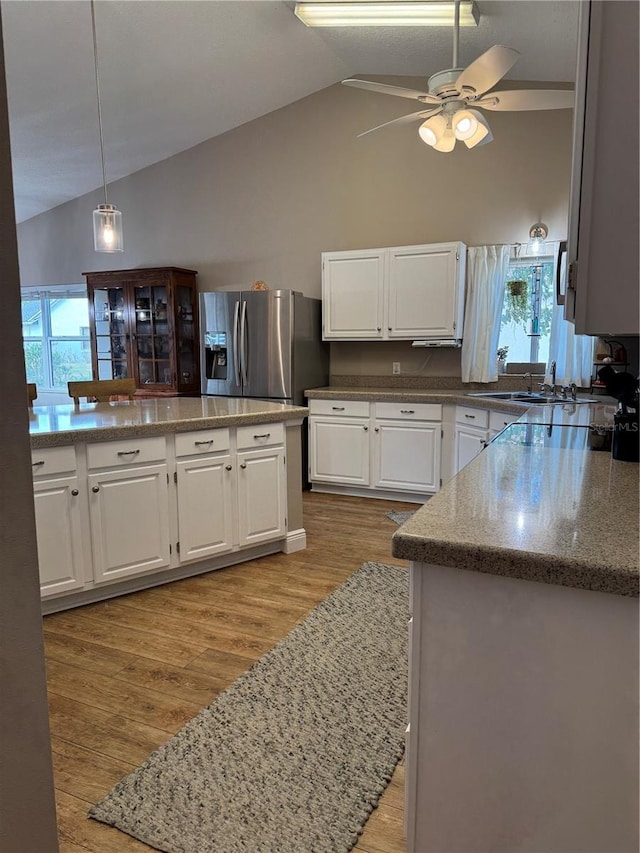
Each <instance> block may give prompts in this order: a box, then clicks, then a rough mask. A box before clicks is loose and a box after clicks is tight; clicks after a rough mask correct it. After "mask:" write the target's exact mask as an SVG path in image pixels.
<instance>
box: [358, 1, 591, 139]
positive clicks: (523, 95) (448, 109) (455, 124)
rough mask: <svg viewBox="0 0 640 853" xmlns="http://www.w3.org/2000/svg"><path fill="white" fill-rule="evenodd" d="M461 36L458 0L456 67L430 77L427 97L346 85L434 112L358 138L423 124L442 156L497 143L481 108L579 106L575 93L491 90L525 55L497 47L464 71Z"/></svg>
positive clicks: (368, 84)
mask: <svg viewBox="0 0 640 853" xmlns="http://www.w3.org/2000/svg"><path fill="white" fill-rule="evenodd" d="M459 37H460V3H459V0H456V4H455V23H454V30H453V67H452V68H449V69H446V70H444V71H438V72H437V73H436V74H433V75H432V76H431V77H429V79H428V81H427V91H426V92H420V91H418V90H416V89H405V88H403V87H401V86H391V85H388V84H386V83H377V82H375V81H371V80H358V79H357V78H350V79H348V80H343V81H342V82H343V83H344V85H345V86H355V87H357V88H359V89H367V90H368V91H370V92H381V93H382V94H385V95H397V96H399V97H401V98H411V99H414V100H417V101H420V103H422V104H425V105H426V106H429V105H432V106H430V108H429V109H425V110H419V111H418V112H416V113H410V114H409V115H405V116H400V118H396V119H392V120H391V121H387V122H385V123H384V124H379V125H378V126H377V127H372V128H371V129H370V130H365V131H364V132H363V133H359V134H358V137H360V136H366V135H367V134H368V133H373V131H375V130H380V128H382V127H389V126H390V125H392V124H393V125H401V124H410V123H411V122H415V121H419V120H421V119H423V120H424V121H423V123H422V124H421V125H420V127H419V129H418V133H419V135H420V137H421V139H422V140H423V142H426V143H427V145H430V146H431V147H432V148H434V149H435V150H436V151H453V149H454V147H455V144H456V140H458V139H459V140H461V141H462V142H464V144H465V145H466V146H467V148H475V147H476V146H477V145H486V144H487V143H488V142H491V141H492V140H493V135H492V133H491V129H490V127H489V124H488V122H487V120H486V119H485V117H484V116H483V115H482V113H480V112H479V111H478V110H477V109H475V108H476V107H480V108H481V109H483V110H498V111H512V110H566V109H571V108H572V107H573V104H574V95H573V90H568V89H516V90H513V91H500V90H498V91H494V92H491V91H489V90H490V89H492V88H493V86H495V85H496V83H498V81H499V80H501V79H502V78H503V77H504V75H505V74H506V73H507V72H508V71H509V70H510V69H511V68H512V67H513V66H514V65H515V63H516V62H517V61H518V57H519V56H520V53H519V52H518V51H517V50H514V49H513V48H511V47H505V46H504V45H501V44H495V45H494V46H493V47H490V48H489V50H487V51H485V53H483V54H482V55H481V56H479V57H478V58H477V59H476V60H475V61H474V62H472V63H471V65H469V66H468V67H467V68H458V67H457V65H458V44H459Z"/></svg>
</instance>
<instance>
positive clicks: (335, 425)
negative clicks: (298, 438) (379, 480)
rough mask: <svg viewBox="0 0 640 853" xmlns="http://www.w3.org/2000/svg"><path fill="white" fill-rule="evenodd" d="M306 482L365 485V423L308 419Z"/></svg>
mask: <svg viewBox="0 0 640 853" xmlns="http://www.w3.org/2000/svg"><path fill="white" fill-rule="evenodd" d="M309 431H310V436H309V445H310V446H309V459H310V469H311V471H310V479H311V480H312V481H317V482H319V483H338V484H342V485H353V486H368V485H369V421H368V420H366V421H365V420H364V419H362V418H335V419H331V418H326V419H325V418H310V419H309Z"/></svg>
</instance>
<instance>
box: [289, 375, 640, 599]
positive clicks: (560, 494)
mask: <svg viewBox="0 0 640 853" xmlns="http://www.w3.org/2000/svg"><path fill="white" fill-rule="evenodd" d="M305 393H306V394H307V397H308V398H309V399H310V400H312V399H329V400H340V399H342V400H367V401H370V402H376V401H390V402H393V401H398V402H407V403H408V402H416V403H417V402H425V403H443V404H450V405H464V406H470V407H473V408H479V409H488V410H498V411H503V412H508V413H511V414H514V415H518V416H519V417H518V418H517V420H516V426H515V427H511V428H508V429H507V430H506V432H504V433H502V435H503V436H504V437H505V439H504V441H503V442H502V443H497V442H494V443H492V444H491V445H490V446H489V447H488V448H487V450H486V451H484V452H483V453H480V454H479V455H478V456H477V457H476V458H475V459H474V460H472V462H470V463H469V464H468V465H467V466H466V467H465V468H463V470H462V471H460V473H459V474H457V476H455V477H453V479H452V480H450V481H449V482H448V483H447V484H446V485H445V486H444V488H443V489H441V491H440V492H439V493H438V494H436V495H434V496H433V497H432V498H430V499H429V500H428V501H427V503H426V504H425V505H424V506H423V507H422V508H421V509H419V510H418V511H417V512H416V513H415V514H414V515H413V516H412V517H411V518H410V519H409V520H408V521H407V522H406V523H405V524H403V525H402V527H400V528H399V530H398V531H397V532H396V533H395V534H394V536H393V539H392V551H393V554H394V556H396V557H400V558H401V559H405V560H412V561H414V562H422V563H433V564H437V565H442V566H451V567H453V568H459V569H467V570H472V571H479V572H485V573H489V574H496V575H504V576H507V577H513V578H520V579H523V580H532V581H539V582H542V583H551V584H557V585H560V586H570V587H577V588H581V589H588V590H597V591H600V592H609V593H614V594H617V595H625V596H636V597H637V596H638V590H639V580H638V576H639V572H638V562H639V549H638V541H639V530H638V527H639V524H638V519H639V515H640V514H639V509H640V507H639V499H638V496H639V489H638V476H639V467H638V465H637V464H635V463H633V462H621V461H618V460H615V459H613V458H612V456H611V453H610V452H607V451H604V452H598V451H595V450H589V449H588V448H589V446H590V445H589V440H588V439H589V434H590V431H589V429H588V428H589V427H596V428H600V429H602V430H605V431H606V430H607V429H609V428H610V427H611V425H612V423H613V415H614V412H615V411H616V407H617V401H616V400H615V399H613V398H611V397H602V398H600V397H599V398H598V399H597V401H595V402H592V403H578V404H576V403H572V402H571V401H570V400H568V401H567V402H566V403H561V404H554V405H546V406H541V405H529V404H528V403H519V402H514V401H509V400H500V399H495V398H491V397H475V396H469V391H467V390H465V389H462V388H449V389H447V388H442V387H439V388H433V389H419V388H413V387H411V388H398V387H393V388H391V387H384V386H382V385H378V386H376V385H372V384H370V383H369V384H367V385H365V386H361V385H356V384H354V385H353V386H351V385H347V384H345V385H342V386H338V385H334V386H329V387H326V388H314V389H311V390H309V391H307V392H305ZM471 393H473V392H471ZM524 424H527V425H531V426H527V427H526V428H525V427H524V426H523V425H524ZM536 428H538V429H540V430H543V432H544V434H545V436H547V435H548V436H549V439H548V440H547V439H546V438H545V441H544V442H543V443H535V442H534V443H532V444H530V445H527V444H522V443H510V442H509V429H511V431H512V432H513V433H516V434H517V432H518V430H519V432H520V434H522V433H523V431H524V430H525V429H527V430H534V431H535V429H536ZM551 435H553V439H551ZM553 444H557V445H558V446H553Z"/></svg>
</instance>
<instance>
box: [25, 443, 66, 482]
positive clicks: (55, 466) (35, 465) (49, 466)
mask: <svg viewBox="0 0 640 853" xmlns="http://www.w3.org/2000/svg"><path fill="white" fill-rule="evenodd" d="M31 470H32V472H33V476H34V477H47V476H49V474H65V473H66V472H68V471H75V470H76V451H75V448H74V447H46V448H43V449H42V450H32V451H31Z"/></svg>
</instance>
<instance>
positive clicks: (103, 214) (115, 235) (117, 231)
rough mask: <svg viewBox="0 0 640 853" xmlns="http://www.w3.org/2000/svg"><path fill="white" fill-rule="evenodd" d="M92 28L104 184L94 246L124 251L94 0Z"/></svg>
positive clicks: (95, 213)
mask: <svg viewBox="0 0 640 853" xmlns="http://www.w3.org/2000/svg"><path fill="white" fill-rule="evenodd" d="M91 29H92V32H93V61H94V66H95V72H96V98H97V101H98V127H99V130H100V157H101V160H102V184H103V186H104V204H99V205H98V206H97V207H96V209H95V210H94V211H93V247H94V249H95V250H96V252H124V238H123V234H122V214H121V213H120V211H119V210H118V208H117V207H116V206H115V205H113V204H109V199H108V197H107V171H106V169H105V165H104V137H103V133H102V107H101V104H100V77H99V75H98V41H97V39H96V12H95V6H94V0H91Z"/></svg>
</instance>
